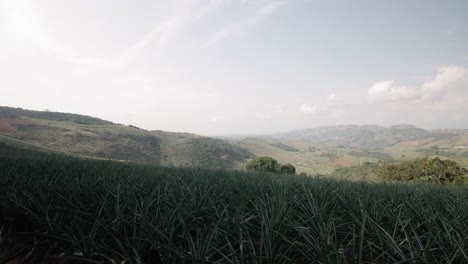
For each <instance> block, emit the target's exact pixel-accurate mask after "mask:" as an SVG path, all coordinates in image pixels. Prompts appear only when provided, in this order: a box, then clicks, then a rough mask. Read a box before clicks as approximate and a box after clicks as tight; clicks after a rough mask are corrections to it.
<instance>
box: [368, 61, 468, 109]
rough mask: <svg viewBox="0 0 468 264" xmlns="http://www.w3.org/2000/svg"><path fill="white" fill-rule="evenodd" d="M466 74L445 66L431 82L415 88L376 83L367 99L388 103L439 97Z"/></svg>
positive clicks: (464, 70) (453, 67)
mask: <svg viewBox="0 0 468 264" xmlns="http://www.w3.org/2000/svg"><path fill="white" fill-rule="evenodd" d="M466 73H467V70H466V69H464V68H461V67H459V66H445V67H442V68H440V69H439V71H438V73H437V75H436V76H435V77H434V78H433V79H432V80H430V81H428V82H425V83H423V84H422V85H421V86H420V87H417V88H409V87H406V86H395V85H394V81H384V82H378V83H375V84H374V85H373V86H372V87H371V88H370V89H369V92H368V99H369V101H371V102H388V101H403V100H427V99H431V98H435V97H440V96H441V95H442V94H443V93H445V92H447V91H448V90H450V88H451V87H453V86H454V85H455V84H456V83H457V82H458V81H459V80H460V79H462V78H463V77H464V76H466Z"/></svg>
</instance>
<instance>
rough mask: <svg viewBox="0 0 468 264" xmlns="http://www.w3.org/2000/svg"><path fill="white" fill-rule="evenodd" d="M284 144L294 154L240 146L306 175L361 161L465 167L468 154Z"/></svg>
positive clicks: (254, 144)
mask: <svg viewBox="0 0 468 264" xmlns="http://www.w3.org/2000/svg"><path fill="white" fill-rule="evenodd" d="M286 144H287V146H289V147H290V148H291V149H294V150H295V151H287V150H285V149H286V148H285V147H283V146H282V147H281V148H279V147H276V146H275V145H273V144H271V143H265V142H264V141H262V140H261V139H249V140H248V141H241V143H240V145H241V146H242V147H244V148H245V149H248V150H249V151H251V152H252V153H254V154H255V155H256V156H269V157H272V158H275V159H276V160H278V161H279V162H280V163H291V164H293V165H294V166H295V167H296V170H297V171H298V172H305V173H307V174H309V175H317V174H322V175H324V174H330V173H333V172H334V171H335V170H336V169H337V168H340V167H350V166H355V165H359V164H362V163H363V162H378V161H379V160H383V161H389V160H414V159H416V158H422V157H425V156H429V157H440V158H442V159H452V160H455V161H457V162H458V163H459V164H460V165H461V166H463V167H466V168H468V152H467V150H466V149H455V148H445V149H441V150H439V151H435V150H431V149H430V147H421V146H416V147H414V146H407V145H397V146H391V147H385V148H383V147H381V148H376V149H355V148H344V147H339V146H336V145H333V144H330V143H327V142H324V143H312V142H305V141H301V142H288V143H286V142H285V143H282V145H286ZM465 152H467V153H465ZM465 155H466V156H465Z"/></svg>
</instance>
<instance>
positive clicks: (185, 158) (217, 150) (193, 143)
mask: <svg viewBox="0 0 468 264" xmlns="http://www.w3.org/2000/svg"><path fill="white" fill-rule="evenodd" d="M171 154H172V158H171V160H172V162H173V164H174V165H177V166H182V167H203V168H222V169H226V168H235V167H234V166H233V162H236V163H241V162H242V161H243V160H245V159H249V158H253V157H254V155H253V154H252V153H250V152H249V151H247V150H245V149H243V148H241V147H239V146H236V145H233V144H229V143H227V142H225V141H223V140H220V139H211V138H192V139H189V140H187V141H184V142H183V143H180V144H177V145H174V146H173V148H172V151H171Z"/></svg>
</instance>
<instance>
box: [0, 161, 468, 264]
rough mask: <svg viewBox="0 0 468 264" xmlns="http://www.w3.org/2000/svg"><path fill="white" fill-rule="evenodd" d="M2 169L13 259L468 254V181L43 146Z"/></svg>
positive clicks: (389, 259)
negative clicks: (248, 168) (414, 180)
mask: <svg viewBox="0 0 468 264" xmlns="http://www.w3.org/2000/svg"><path fill="white" fill-rule="evenodd" d="M0 176H1V177H0V208H1V209H2V210H1V211H0V213H1V214H2V215H0V220H2V227H1V230H2V232H1V233H0V235H1V244H0V247H1V250H0V259H1V260H3V261H5V260H6V261H13V263H16V262H26V263H465V262H467V261H468V256H467V254H466V252H467V248H468V241H467V240H466V237H467V236H468V220H467V219H468V217H467V215H468V204H467V203H466V200H467V199H468V190H467V189H466V188H464V187H456V186H439V185H430V184H401V183H385V182H383V183H370V182H349V181H339V180H333V179H329V178H318V177H302V176H291V175H281V174H268V173H249V172H241V171H220V170H208V169H200V168H198V169H194V168H176V167H158V166H149V165H133V164H128V163H123V162H113V161H99V160H86V159H77V158H63V157H60V156H50V157H46V156H45V157H40V156H37V155H36V156H34V157H26V156H24V157H22V158H20V157H16V158H8V157H4V158H2V160H1V162H0ZM15 261H16V262H15ZM123 261H125V262H123Z"/></svg>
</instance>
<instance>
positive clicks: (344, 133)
mask: <svg viewBox="0 0 468 264" xmlns="http://www.w3.org/2000/svg"><path fill="white" fill-rule="evenodd" d="M229 139H230V140H231V141H232V142H237V143H238V144H240V145H241V146H242V147H243V148H245V149H248V150H249V151H251V152H252V153H254V154H255V155H257V156H270V157H273V158H275V159H277V160H278V161H279V162H281V163H291V164H293V165H294V166H296V168H297V171H299V172H306V173H309V174H330V173H333V172H334V170H335V169H337V168H341V167H349V166H355V165H359V164H362V163H364V162H378V161H390V160H412V159H415V158H423V157H425V156H432V157H440V158H444V159H454V160H456V161H457V162H459V163H460V164H462V166H464V167H468V130H465V129H437V130H432V131H431V130H425V129H422V128H418V127H415V126H412V125H396V126H392V127H382V126H375V125H366V126H359V125H341V126H328V127H318V128H312V129H303V130H296V131H289V132H284V133H277V134H271V135H261V136H248V137H243V138H242V137H240V136H237V137H230V138H229Z"/></svg>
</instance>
